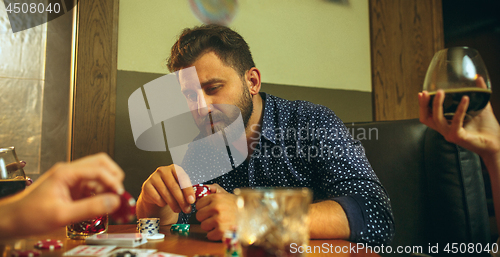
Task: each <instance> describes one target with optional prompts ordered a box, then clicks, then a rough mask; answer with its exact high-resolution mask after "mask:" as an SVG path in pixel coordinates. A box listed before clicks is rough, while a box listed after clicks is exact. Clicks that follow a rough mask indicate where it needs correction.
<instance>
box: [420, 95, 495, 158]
mask: <svg viewBox="0 0 500 257" xmlns="http://www.w3.org/2000/svg"><path fill="white" fill-rule="evenodd" d="M418 100H419V106H420V122H422V123H423V124H425V125H427V126H429V127H430V128H432V129H434V130H436V131H437V132H439V133H441V134H442V135H443V136H444V138H445V139H446V140H447V141H449V142H452V143H455V144H457V145H460V146H462V147H464V148H466V149H469V150H470V151H473V152H476V153H478V154H479V155H480V156H481V157H483V158H499V157H500V155H499V154H500V125H499V124H498V121H497V120H496V118H495V115H494V114H493V109H492V108H491V104H490V103H488V105H487V106H486V107H485V108H484V109H483V110H482V111H481V112H480V113H479V114H478V115H476V116H475V117H473V118H472V119H471V120H468V121H464V117H465V113H466V111H467V107H468V106H469V101H470V99H469V97H467V96H464V97H463V98H462V101H461V102H460V105H459V106H458V108H457V111H456V113H455V115H454V116H453V120H452V121H451V122H449V121H448V120H446V118H445V117H444V115H443V101H444V92H443V91H442V90H439V91H437V93H436V96H435V97H434V102H433V103H432V110H431V108H429V101H430V96H429V93H428V92H427V91H423V92H421V93H419V94H418Z"/></svg>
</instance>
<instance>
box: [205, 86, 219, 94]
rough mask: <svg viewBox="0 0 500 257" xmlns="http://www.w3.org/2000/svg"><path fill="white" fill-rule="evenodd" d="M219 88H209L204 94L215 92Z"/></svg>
mask: <svg viewBox="0 0 500 257" xmlns="http://www.w3.org/2000/svg"><path fill="white" fill-rule="evenodd" d="M219 88H220V86H213V87H209V88H207V89H206V92H207V93H214V92H215V91H217V89H219Z"/></svg>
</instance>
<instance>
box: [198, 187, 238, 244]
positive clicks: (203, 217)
mask: <svg viewBox="0 0 500 257" xmlns="http://www.w3.org/2000/svg"><path fill="white" fill-rule="evenodd" d="M208 186H209V187H210V192H211V194H210V195H207V196H205V197H203V198H201V199H199V200H198V201H197V202H196V209H197V210H198V212H197V213H196V219H197V220H198V221H200V222H201V228H202V229H203V230H205V231H207V232H208V233H207V238H208V239H209V240H214V241H217V240H221V239H222V236H223V235H224V232H225V231H226V230H229V229H232V228H233V227H234V226H235V225H236V212H237V211H238V208H237V206H236V196H235V195H233V194H230V193H228V192H226V190H224V189H223V188H222V187H220V186H219V185H217V184H212V185H208Z"/></svg>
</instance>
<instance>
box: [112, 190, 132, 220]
mask: <svg viewBox="0 0 500 257" xmlns="http://www.w3.org/2000/svg"><path fill="white" fill-rule="evenodd" d="M120 202H121V203H120V207H119V208H118V210H116V211H115V212H113V213H112V214H111V215H110V216H111V218H112V219H113V220H114V221H115V222H116V223H118V224H125V223H129V222H131V221H133V220H134V219H135V199H134V197H133V196H132V195H130V194H129V193H128V192H123V194H121V195H120Z"/></svg>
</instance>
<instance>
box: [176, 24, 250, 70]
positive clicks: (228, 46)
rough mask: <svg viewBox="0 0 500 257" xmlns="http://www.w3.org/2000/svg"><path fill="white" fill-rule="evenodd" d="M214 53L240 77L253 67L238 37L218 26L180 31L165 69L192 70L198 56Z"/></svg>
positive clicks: (241, 39)
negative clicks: (189, 68)
mask: <svg viewBox="0 0 500 257" xmlns="http://www.w3.org/2000/svg"><path fill="white" fill-rule="evenodd" d="M210 51H213V52H214V53H215V55H217V57H219V58H220V59H221V61H222V63H224V64H225V65H227V66H229V67H232V68H233V69H234V70H235V71H236V72H237V73H238V74H239V75H240V76H244V75H245V72H246V71H248V70H249V69H250V68H252V67H255V63H254V62H253V59H252V53H250V48H249V47H248V45H247V43H246V42H245V40H244V39H243V37H242V36H240V34H238V33H236V32H235V31H233V30H231V29H230V28H228V27H224V26H220V25H215V24H211V25H203V26H198V27H194V28H192V29H190V28H186V29H184V30H183V31H182V34H181V35H180V36H179V39H178V40H177V42H175V44H174V45H173V46H172V49H171V51H170V57H169V58H168V60H167V66H168V69H169V70H170V72H174V71H178V70H180V69H183V68H187V67H189V66H191V65H192V64H193V63H194V62H195V61H196V60H197V59H198V58H199V57H200V56H201V55H203V54H205V53H207V52H210Z"/></svg>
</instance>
